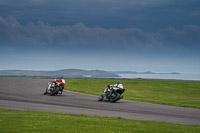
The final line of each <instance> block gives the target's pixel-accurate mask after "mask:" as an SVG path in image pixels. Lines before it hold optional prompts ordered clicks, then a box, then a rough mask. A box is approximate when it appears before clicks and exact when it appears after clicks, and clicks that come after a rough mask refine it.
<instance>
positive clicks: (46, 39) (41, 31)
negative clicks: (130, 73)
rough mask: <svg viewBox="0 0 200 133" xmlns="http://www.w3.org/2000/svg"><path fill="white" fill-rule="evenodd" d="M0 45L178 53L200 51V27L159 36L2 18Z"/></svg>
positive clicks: (166, 31) (162, 32)
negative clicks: (187, 49) (155, 50)
mask: <svg viewBox="0 0 200 133" xmlns="http://www.w3.org/2000/svg"><path fill="white" fill-rule="evenodd" d="M0 29H1V30H0V43H7V44H12V45H16V44H17V45H38V46H41V45H42V46H53V45H60V46H63V47H88V48H89V47H93V48H101V47H105V48H127V49H129V48H131V49H173V48H174V49H175V48H183V47H185V48H189V47H190V46H192V47H193V48H195V47H196V48H199V42H200V27H199V26H196V25H185V26H184V27H183V29H181V30H178V29H175V28H173V27H169V28H166V29H163V30H159V31H157V32H145V31H143V30H141V29H139V28H125V29H116V28H108V29H106V28H102V27H100V26H95V27H87V26H86V25H84V24H83V23H77V24H75V25H72V26H70V25H63V26H52V25H49V24H45V23H44V22H42V21H38V22H37V23H33V22H28V23H27V24H24V25H23V24H21V23H20V22H18V21H17V20H16V19H15V17H13V16H8V17H7V18H3V17H0Z"/></svg>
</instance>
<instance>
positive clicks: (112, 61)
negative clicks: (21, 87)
mask: <svg viewBox="0 0 200 133" xmlns="http://www.w3.org/2000/svg"><path fill="white" fill-rule="evenodd" d="M0 45H1V48H0V57H1V59H0V70H4V69H23V70H58V69H65V68H78V69H87V70H92V69H101V70H114V71H116V70H125V71H154V72H174V71H176V72H193V73H196V72H198V73H200V1H199V0H189V1H188V0H85V1H84V0H76V1H74V0H18V1H17V3H16V1H15V0H1V1H0Z"/></svg>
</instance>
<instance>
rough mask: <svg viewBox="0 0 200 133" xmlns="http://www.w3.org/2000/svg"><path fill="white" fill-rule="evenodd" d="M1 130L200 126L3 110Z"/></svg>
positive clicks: (140, 131) (89, 132)
mask: <svg viewBox="0 0 200 133" xmlns="http://www.w3.org/2000/svg"><path fill="white" fill-rule="evenodd" d="M0 114H1V115H0V127H1V128H0V132H1V133H40V132H41V133H199V132H200V126H194V125H181V124H170V123H164V122H150V121H137V120H127V119H122V118H109V117H97V116H87V115H73V114H66V113H52V112H40V111H22V110H8V109H0Z"/></svg>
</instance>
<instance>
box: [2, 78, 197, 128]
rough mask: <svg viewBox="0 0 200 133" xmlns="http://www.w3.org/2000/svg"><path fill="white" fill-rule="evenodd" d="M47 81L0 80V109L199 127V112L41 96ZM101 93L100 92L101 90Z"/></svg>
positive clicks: (80, 97) (68, 94)
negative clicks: (40, 111) (41, 111)
mask: <svg viewBox="0 0 200 133" xmlns="http://www.w3.org/2000/svg"><path fill="white" fill-rule="evenodd" d="M49 81H50V80H49V79H3V78H1V79H0V108H11V109H28V110H43V111H53V112H67V113H75V114H89V115H98V116H109V117H123V118H128V119H135V120H151V121H165V122H172V123H180V124H194V125H200V109H192V108H183V107H173V106H166V105H158V104H148V103H141V102H131V101H127V100H120V101H118V102H116V103H110V102H107V101H102V102H98V101H97V99H98V96H92V95H87V94H80V93H76V92H71V91H64V92H63V95H60V96H46V95H43V92H44V90H45V88H46V87H47V83H48V82H49ZM102 91H103V89H102Z"/></svg>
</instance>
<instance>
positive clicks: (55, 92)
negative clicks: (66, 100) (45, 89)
mask: <svg viewBox="0 0 200 133" xmlns="http://www.w3.org/2000/svg"><path fill="white" fill-rule="evenodd" d="M59 90H60V87H56V89H55V90H54V91H53V92H52V93H51V95H52V96H54V95H56V94H58V91H59Z"/></svg>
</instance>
